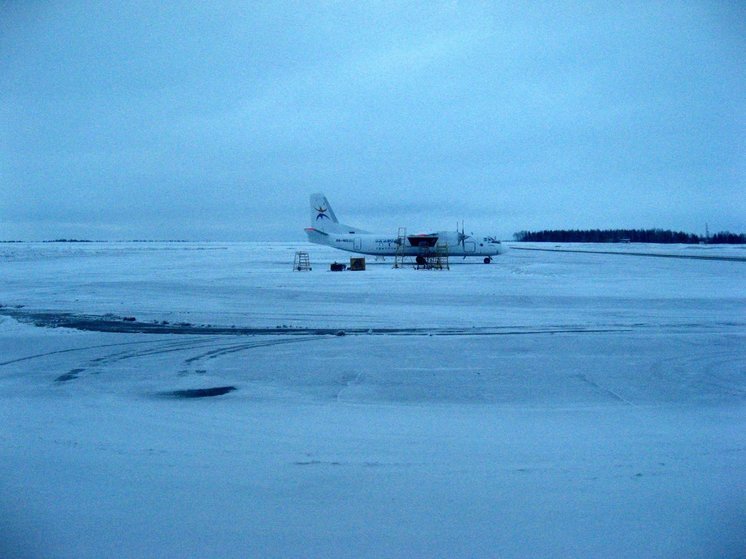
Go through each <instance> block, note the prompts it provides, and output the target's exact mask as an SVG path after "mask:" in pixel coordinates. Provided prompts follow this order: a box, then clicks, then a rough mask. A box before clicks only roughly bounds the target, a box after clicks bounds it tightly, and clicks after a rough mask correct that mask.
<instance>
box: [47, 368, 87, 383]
mask: <svg viewBox="0 0 746 559" xmlns="http://www.w3.org/2000/svg"><path fill="white" fill-rule="evenodd" d="M83 371H85V369H71V370H70V371H68V372H67V373H65V374H64V375H60V376H58V377H57V378H56V379H54V381H55V382H67V381H69V380H75V379H76V378H78V374H80V373H82V372H83Z"/></svg>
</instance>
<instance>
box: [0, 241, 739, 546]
mask: <svg viewBox="0 0 746 559" xmlns="http://www.w3.org/2000/svg"><path fill="white" fill-rule="evenodd" d="M520 246H524V247H531V246H534V247H538V248H555V247H554V245H550V246H545V245H539V244H536V245H530V244H521V245H520ZM559 248H561V247H559ZM570 248H577V246H575V245H571V246H570ZM583 248H587V249H589V250H593V249H594V248H600V249H602V250H606V249H607V248H608V245H599V247H593V246H592V245H584V247H583ZM617 248H618V250H622V251H624V250H627V251H642V250H644V251H649V252H653V253H654V252H660V253H666V252H667V251H669V252H670V251H674V252H670V253H675V254H688V253H690V252H691V253H695V252H696V253H697V254H699V253H700V252H701V251H706V253H707V254H712V253H713V252H715V253H717V254H724V255H735V256H740V255H742V254H743V253H744V251H743V249H742V248H741V247H735V248H732V247H728V248H720V249H718V248H709V247H706V248H702V249H700V248H698V247H695V248H694V249H688V248H686V247H663V246H646V247H640V246H639V245H626V246H622V247H621V248H619V247H617ZM617 248H615V250H616V249H617ZM296 250H307V251H308V252H309V253H310V255H311V262H312V265H313V266H314V269H313V271H312V272H293V271H292V270H291V268H292V261H293V255H294V252H295V251H296ZM348 256H349V255H346V254H344V253H339V252H335V251H333V250H331V249H325V248H323V247H317V246H311V245H306V244H304V243H295V244H292V243H89V244H69V243H64V244H29V243H24V244H4V245H0V286H1V287H0V304H2V305H3V307H2V308H0V425H1V426H0V556H2V557H6V556H7V557H102V556H113V557H143V556H151V557H154V556H159V557H196V556H199V557H606V556H608V557H702V558H705V557H707V558H709V557H743V556H744V555H746V476H744V474H743V472H745V471H746V406H745V405H744V404H745V403H746V344H744V341H746V318H745V317H746V313H745V311H746V283H745V282H744V277H746V276H745V272H746V263H744V262H738V261H716V260H714V261H713V260H689V259H669V258H645V257H641V256H640V257H637V256H617V255H608V254H579V253H561V252H535V251H523V250H514V251H510V252H509V253H508V254H506V255H504V256H501V257H499V258H498V259H497V260H496V261H495V262H494V263H493V264H491V265H484V264H482V263H481V262H480V263H476V262H474V263H469V262H467V263H461V262H457V263H454V264H453V265H452V267H451V270H450V271H443V272H434V271H416V270H412V269H404V270H394V269H392V268H391V262H373V261H371V260H370V259H369V261H368V270H367V271H365V272H344V273H331V272H329V271H328V269H329V263H330V262H332V261H334V260H337V261H340V262H342V261H345V259H346V258H347V257H348ZM62 318H64V319H65V321H67V322H68V323H69V322H70V321H73V322H74V321H75V320H79V321H80V323H81V324H83V323H84V324H85V327H86V328H88V329H87V330H76V329H70V328H53V327H52V326H54V325H55V324H58V323H59V322H60V320H61V319H62ZM125 318H127V319H128V320H124V319H125ZM132 319H135V320H132ZM166 323H167V324H166ZM187 323H188V324H189V325H190V326H186V324H187ZM97 324H99V325H101V326H102V327H101V328H100V329H99V330H109V331H97V327H96V325H97ZM117 324H120V325H122V328H121V331H116V330H117V328H116V327H114V328H112V325H115V326H116V325H117ZM104 326H106V327H105V328H104ZM125 326H126V327H125ZM155 327H157V328H156V329H153V328H155ZM233 327H235V330H236V332H239V333H242V334H241V335H238V334H232V333H231V329H233ZM149 329H150V330H149ZM249 329H257V330H256V331H254V333H253V335H249V332H250V330H249ZM318 329H326V330H327V331H329V332H337V333H342V332H344V333H346V334H347V335H344V336H340V335H334V333H324V332H319V331H318ZM385 329H389V330H394V332H388V333H387V332H385V331H384V330H385ZM112 330H114V331H112ZM273 330H276V331H273ZM147 331H149V332H151V333H143V332H147ZM152 332H155V333H152ZM187 332H189V333H187ZM202 389H220V390H218V391H219V392H226V393H224V394H222V395H219V396H214V397H201V398H190V397H188V396H193V395H195V393H194V392H190V391H195V390H202ZM229 389H231V390H230V391H228V390H229Z"/></svg>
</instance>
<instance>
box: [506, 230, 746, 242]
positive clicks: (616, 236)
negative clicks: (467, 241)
mask: <svg viewBox="0 0 746 559" xmlns="http://www.w3.org/2000/svg"><path fill="white" fill-rule="evenodd" d="M513 238H514V239H515V240H516V241H525V242H535V243H543V242H552V243H624V242H628V243H683V244H698V243H711V244H746V235H744V234H737V233H731V232H729V231H722V232H720V233H715V234H714V235H711V236H710V237H704V236H700V235H695V234H693V233H684V232H683V231H669V230H665V229H586V230H578V229H572V230H568V229H553V230H546V231H520V232H518V233H515V234H514V235H513Z"/></svg>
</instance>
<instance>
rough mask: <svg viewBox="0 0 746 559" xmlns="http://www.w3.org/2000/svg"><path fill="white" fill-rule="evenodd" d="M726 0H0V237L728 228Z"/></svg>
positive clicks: (741, 151) (731, 25) (732, 183)
mask: <svg viewBox="0 0 746 559" xmlns="http://www.w3.org/2000/svg"><path fill="white" fill-rule="evenodd" d="M527 5H528V7H527ZM745 6H746V4H744V3H743V2H740V1H736V0H734V1H731V2H727V1H717V0H709V1H702V2H696V1H690V2H660V3H658V2H650V1H645V2H640V3H639V4H636V3H634V2H622V3H617V2H600V3H593V2H558V3H543V2H536V3H528V2H516V3H504V2H455V1H449V2H432V1H428V2H422V3H417V2H385V1H375V2H374V1H370V2H330V1H324V2H310V1H309V2H305V1H300V2H274V3H271V2H266V3H265V2H217V1H213V2H202V1H195V2H155V1H154V2H137V1H132V0H128V1H126V2H115V1H107V2H99V1H95V2H77V1H74V0H73V1H60V2H36V1H31V0H29V1H20V0H18V1H12V0H11V1H3V0H0V189H1V190H0V195H1V199H0V239H5V240H8V239H50V238H58V237H76V238H88V239H141V238H149V239H213V240H228V239H236V240H253V239H278V240H294V239H302V238H304V236H303V233H302V229H303V227H305V226H306V225H307V222H308V221H309V216H308V214H309V212H308V196H309V194H311V193H312V192H317V191H321V192H324V193H326V195H327V197H328V198H329V199H330V202H331V204H332V206H333V207H334V209H335V211H336V213H337V215H338V216H339V217H340V218H341V219H342V220H343V221H345V222H348V223H350V224H354V225H357V226H360V227H363V228H366V229H369V230H371V229H372V230H380V231H387V232H388V231H390V232H392V233H395V232H396V229H397V227H398V226H407V227H408V229H409V231H412V232H414V231H426V230H429V229H442V228H449V229H450V228H455V226H456V222H457V220H459V221H460V220H461V219H464V220H465V221H466V229H467V230H472V231H477V230H479V231H491V232H494V233H497V234H498V235H499V236H500V237H502V238H509V237H510V236H511V235H512V233H514V232H515V231H518V230H522V229H544V228H616V227H633V228H641V227H645V228H647V227H661V228H671V229H677V230H679V229H681V230H686V231H690V232H698V233H703V232H704V227H705V223H709V226H710V230H724V229H729V230H731V231H739V232H744V231H746V54H745V53H746V7H745Z"/></svg>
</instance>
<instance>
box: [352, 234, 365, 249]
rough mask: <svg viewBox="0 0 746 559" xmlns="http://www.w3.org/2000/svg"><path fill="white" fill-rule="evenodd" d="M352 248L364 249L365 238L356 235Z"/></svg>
mask: <svg viewBox="0 0 746 559" xmlns="http://www.w3.org/2000/svg"><path fill="white" fill-rule="evenodd" d="M352 248H353V249H355V250H362V249H363V240H362V239H361V238H360V237H355V238H354V239H352Z"/></svg>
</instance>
